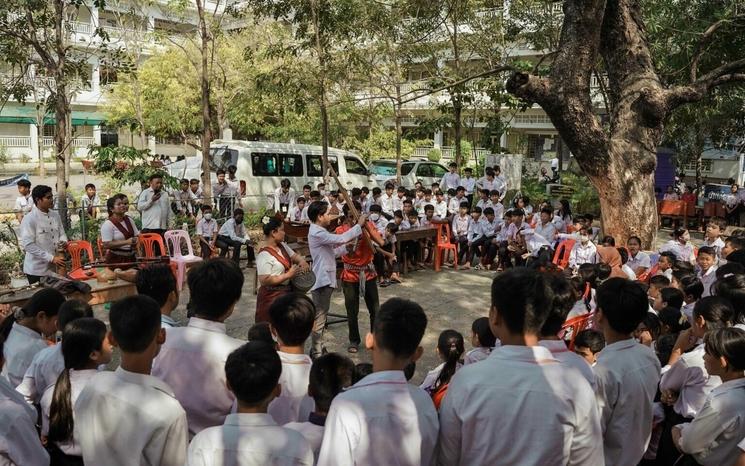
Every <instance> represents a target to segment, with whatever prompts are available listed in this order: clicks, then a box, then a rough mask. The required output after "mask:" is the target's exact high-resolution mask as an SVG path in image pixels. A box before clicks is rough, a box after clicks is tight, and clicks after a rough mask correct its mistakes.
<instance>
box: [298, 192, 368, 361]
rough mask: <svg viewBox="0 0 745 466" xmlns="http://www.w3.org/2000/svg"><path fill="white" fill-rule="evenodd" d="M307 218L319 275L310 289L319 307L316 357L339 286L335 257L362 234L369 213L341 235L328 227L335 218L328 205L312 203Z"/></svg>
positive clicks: (313, 351)
mask: <svg viewBox="0 0 745 466" xmlns="http://www.w3.org/2000/svg"><path fill="white" fill-rule="evenodd" d="M308 218H310V221H311V224H310V230H309V232H308V247H309V248H310V255H311V257H312V258H313V273H314V274H315V276H316V282H315V284H314V285H313V288H311V296H312V297H313V304H315V306H316V317H315V322H314V323H313V333H312V337H311V339H312V346H311V357H317V356H320V355H321V352H322V348H323V332H324V329H325V327H326V316H327V315H328V312H329V307H330V306H331V294H332V293H333V292H334V289H335V288H336V258H337V257H339V256H341V255H342V254H346V252H347V248H346V243H348V242H350V241H352V240H354V239H355V238H357V237H358V236H360V235H361V234H362V225H364V224H365V222H366V221H367V215H365V214H362V215H360V217H359V219H358V220H357V225H355V226H354V227H352V228H351V229H350V230H348V231H346V232H344V233H343V234H341V235H336V234H333V233H330V232H329V231H328V229H327V228H328V226H329V225H330V224H331V221H332V220H333V219H334V216H332V215H331V213H330V212H329V206H328V204H325V203H323V202H318V201H317V202H313V203H312V204H311V205H310V206H309V207H308Z"/></svg>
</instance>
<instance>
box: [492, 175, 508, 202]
mask: <svg viewBox="0 0 745 466" xmlns="http://www.w3.org/2000/svg"><path fill="white" fill-rule="evenodd" d="M494 189H496V190H497V191H499V200H500V201H501V200H502V199H504V196H506V195H507V180H506V179H505V178H504V176H503V175H501V174H500V175H497V176H495V177H494Z"/></svg>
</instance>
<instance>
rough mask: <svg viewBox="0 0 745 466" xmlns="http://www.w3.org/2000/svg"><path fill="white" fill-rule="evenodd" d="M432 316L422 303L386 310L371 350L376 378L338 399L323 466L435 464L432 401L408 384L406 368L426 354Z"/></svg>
mask: <svg viewBox="0 0 745 466" xmlns="http://www.w3.org/2000/svg"><path fill="white" fill-rule="evenodd" d="M426 327H427V316H426V315H425V314H424V310H423V309H422V308H421V306H419V305H418V304H416V303H414V302H412V301H408V300H405V299H401V298H392V299H389V300H388V301H386V302H385V303H383V305H382V306H380V311H379V312H378V315H377V316H375V323H374V325H373V332H372V333H368V335H367V338H366V345H367V347H368V348H371V349H372V361H373V373H372V374H370V375H367V376H366V377H365V378H363V379H362V380H360V381H359V382H357V383H356V384H354V385H352V386H351V387H349V388H348V389H347V390H345V391H344V392H343V393H340V394H338V395H337V396H336V398H334V401H333V402H332V403H331V409H330V410H329V413H328V417H327V418H326V426H325V428H326V432H325V433H324V437H323V443H322V444H321V452H320V453H319V456H318V464H319V465H328V466H333V465H339V466H342V465H343V466H348V465H351V464H371V465H392V464H396V465H400V466H415V465H416V466H419V465H426V464H430V463H431V462H432V457H433V453H434V450H435V446H436V443H437V430H438V424H439V423H438V420H437V411H436V410H435V407H434V404H433V403H432V399H431V398H430V397H429V395H428V394H427V393H426V392H425V391H424V390H422V389H421V388H419V387H416V386H414V385H411V384H409V383H407V381H406V377H405V376H404V372H403V369H404V367H406V366H407V365H408V364H409V363H410V362H415V361H416V360H417V359H419V357H421V355H422V351H423V350H422V347H421V346H419V343H420V342H421V339H422V336H423V335H424V331H425V329H426Z"/></svg>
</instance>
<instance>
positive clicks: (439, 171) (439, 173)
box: [430, 163, 448, 178]
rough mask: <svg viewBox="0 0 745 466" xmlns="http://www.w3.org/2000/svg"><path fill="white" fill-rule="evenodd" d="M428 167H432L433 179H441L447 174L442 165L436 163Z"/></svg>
mask: <svg viewBox="0 0 745 466" xmlns="http://www.w3.org/2000/svg"><path fill="white" fill-rule="evenodd" d="M430 165H432V175H433V176H434V177H435V178H442V177H443V176H445V173H447V172H448V169H447V168H445V167H443V166H442V165H437V164H436V163H433V164H430Z"/></svg>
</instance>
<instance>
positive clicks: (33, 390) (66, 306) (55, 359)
mask: <svg viewBox="0 0 745 466" xmlns="http://www.w3.org/2000/svg"><path fill="white" fill-rule="evenodd" d="M83 317H93V308H91V306H90V304H88V303H86V302H83V301H80V300H77V299H68V300H67V301H65V302H64V303H62V305H61V306H60V308H59V312H58V313H57V331H62V330H64V328H65V327H66V326H67V324H69V323H70V322H72V321H74V320H77V319H80V318H83ZM64 368H65V360H64V358H63V357H62V342H58V343H57V344H56V345H54V346H47V347H46V348H44V349H43V350H41V351H39V352H38V353H36V356H34V359H33V361H31V365H30V366H28V369H26V374H24V376H23V381H22V382H21V383H20V385H18V386H17V387H16V390H17V391H18V393H20V394H21V395H23V397H24V398H25V399H26V402H27V403H29V404H32V405H38V404H39V402H40V401H41V396H42V395H43V394H44V390H46V389H47V387H49V386H50V385H54V383H55V382H56V381H57V377H59V375H60V374H61V373H62V371H63V370H64Z"/></svg>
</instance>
